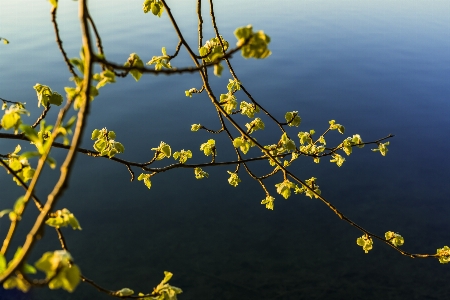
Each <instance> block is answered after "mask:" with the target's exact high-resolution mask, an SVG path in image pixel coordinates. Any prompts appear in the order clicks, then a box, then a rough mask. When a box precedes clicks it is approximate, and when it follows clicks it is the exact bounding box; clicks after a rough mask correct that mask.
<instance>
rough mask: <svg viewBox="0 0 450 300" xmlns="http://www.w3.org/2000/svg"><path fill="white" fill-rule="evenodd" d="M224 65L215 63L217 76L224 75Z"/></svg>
mask: <svg viewBox="0 0 450 300" xmlns="http://www.w3.org/2000/svg"><path fill="white" fill-rule="evenodd" d="M222 71H223V66H222V64H221V63H218V64H216V65H214V75H216V76H217V77H220V76H222Z"/></svg>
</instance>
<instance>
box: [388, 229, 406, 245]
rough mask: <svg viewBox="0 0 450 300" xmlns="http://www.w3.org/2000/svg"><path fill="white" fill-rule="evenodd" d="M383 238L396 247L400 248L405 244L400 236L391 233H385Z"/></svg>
mask: <svg viewBox="0 0 450 300" xmlns="http://www.w3.org/2000/svg"><path fill="white" fill-rule="evenodd" d="M384 237H385V238H386V240H387V241H389V242H390V243H391V244H392V245H394V246H396V247H399V246H402V245H403V244H404V243H405V240H404V239H403V237H402V236H401V235H400V234H398V233H395V232H393V231H388V232H386V233H385V234H384Z"/></svg>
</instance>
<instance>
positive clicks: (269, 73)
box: [0, 0, 450, 300]
mask: <svg viewBox="0 0 450 300" xmlns="http://www.w3.org/2000/svg"><path fill="white" fill-rule="evenodd" d="M60 2H61V3H60V11H59V14H58V20H59V21H60V29H61V35H62V39H63V41H64V46H65V47H66V50H67V52H68V53H69V56H70V57H74V56H76V55H77V54H78V51H79V48H80V42H79V25H78V23H77V13H76V6H77V2H72V1H60ZM91 2H92V3H91V6H92V8H91V9H92V15H93V17H94V19H95V20H96V22H97V25H98V27H99V30H100V32H101V34H102V36H103V41H104V45H105V50H106V53H107V57H108V58H110V59H112V60H115V61H117V62H123V61H125V60H126V58H127V57H128V55H129V53H131V52H136V53H138V54H139V55H141V57H143V58H144V60H149V59H150V58H151V57H152V56H153V55H159V53H160V48H161V47H162V46H165V47H167V49H168V52H172V51H173V50H169V49H174V47H175V46H176V43H177V38H176V36H175V35H174V33H173V31H172V29H171V25H170V23H169V21H168V19H167V16H166V15H163V17H162V18H161V19H159V20H158V19H157V18H155V17H153V16H150V15H144V14H143V13H142V11H141V1H126V2H125V1H91ZM217 2H218V3H216V4H215V8H216V15H217V21H218V25H219V29H220V30H221V32H222V33H223V35H224V37H225V38H226V39H228V40H230V41H234V37H233V35H232V32H233V30H234V29H235V28H236V27H238V26H243V25H247V24H249V23H250V24H253V26H254V28H255V29H264V30H265V32H267V33H268V34H269V35H270V37H271V38H272V42H271V45H270V48H271V50H272V52H273V54H272V55H271V56H270V57H269V58H268V59H266V60H263V61H254V60H244V59H243V58H241V57H240V56H239V55H236V56H235V57H234V58H233V61H234V64H235V69H236V71H237V73H238V75H239V76H240V79H241V80H242V82H243V83H244V84H245V86H246V87H247V89H249V90H250V92H251V93H252V95H253V96H254V97H255V98H256V99H257V100H258V101H259V102H260V103H261V104H263V105H264V106H265V107H266V108H268V109H269V110H270V111H272V112H273V114H274V115H275V116H276V117H277V118H280V119H282V118H283V116H284V113H285V112H286V111H292V110H298V111H299V113H300V115H301V117H302V120H303V121H302V125H301V127H300V130H302V131H306V130H309V129H311V128H314V129H315V130H316V131H317V132H321V131H322V130H324V129H326V128H327V124H328V120H330V119H336V120H337V121H338V122H339V123H341V124H343V125H345V126H346V135H345V136H347V134H348V135H351V134H354V133H359V134H361V136H362V137H363V139H364V140H365V141H369V140H375V139H378V138H381V137H384V136H386V135H388V134H389V133H392V134H395V138H393V139H392V140H391V146H390V147H389V153H388V155H387V156H386V157H381V155H379V154H377V153H372V152H371V151H370V150H369V148H370V147H366V148H364V149H361V150H360V149H358V150H357V151H354V154H352V156H351V157H349V158H348V159H347V161H346V162H345V164H344V165H343V166H342V167H341V168H338V167H336V166H335V165H332V164H330V163H328V162H327V161H326V160H323V161H322V162H321V163H320V164H319V165H316V164H314V163H312V162H311V161H310V160H303V161H301V162H299V163H297V164H296V165H294V166H293V170H294V171H295V173H296V174H298V176H299V177H300V178H309V177H311V176H315V177H317V178H318V183H319V185H320V186H321V189H322V192H323V195H324V196H325V197H326V198H327V199H329V200H330V201H331V202H332V203H333V204H334V205H336V206H337V207H338V208H339V209H341V210H342V211H343V212H344V214H346V215H347V216H348V217H349V218H351V219H352V220H354V221H355V222H357V223H359V224H361V225H362V226H364V227H366V228H367V229H369V230H370V231H372V232H375V233H378V234H380V235H382V234H383V233H384V232H385V231H387V230H393V231H396V232H400V233H401V234H402V235H403V237H404V238H405V241H406V242H405V245H404V248H405V250H406V251H410V252H414V253H434V252H435V250H436V248H440V247H442V246H443V245H446V244H447V245H448V244H449V241H450V234H449V230H448V228H449V226H450V225H449V222H448V215H449V213H450V205H449V204H448V195H449V193H450V185H448V183H447V182H448V178H449V175H448V170H449V167H450V162H449V160H448V158H447V156H448V153H449V150H450V143H449V142H448V140H449V139H448V137H449V128H450V127H449V125H450V124H449V123H450V122H449V115H450V105H449V98H450V2H448V1H433V2H430V1H414V2H412V1H376V2H375V1H355V0H349V1H286V2H283V3H280V2H274V3H270V4H269V3H267V4H261V3H262V2H260V1H245V2H244V3H241V2H242V1H217ZM30 3H31V2H30ZM30 3H27V4H24V3H22V2H19V1H17V2H11V1H8V2H6V1H1V3H0V8H1V9H0V36H2V37H3V36H4V37H6V38H8V39H9V40H10V42H11V43H10V44H9V45H1V47H0V70H1V72H0V97H2V98H5V99H11V100H18V101H24V102H27V103H28V106H27V108H30V110H31V111H32V112H33V113H35V114H38V113H39V110H38V109H37V108H35V107H34V103H35V101H36V98H35V97H36V96H35V92H34V90H33V89H32V86H33V85H34V84H35V83H36V82H39V83H41V84H47V85H50V86H51V87H52V88H53V89H54V90H56V91H59V92H61V93H63V87H64V86H67V85H70V82H68V80H67V78H68V77H70V74H69V73H68V72H67V68H66V67H65V65H64V63H63V61H62V59H61V55H60V53H59V51H58V49H57V47H56V44H55V43H54V35H53V29H52V26H51V23H50V16H49V13H48V11H49V4H48V3H46V1H34V2H32V4H30ZM169 5H171V6H172V11H173V13H174V15H175V17H176V18H177V19H178V20H179V25H180V27H181V28H182V31H183V33H184V34H185V35H186V37H187V39H188V41H190V42H191V43H192V44H193V45H196V43H197V42H196V38H197V33H196V30H197V29H196V19H195V10H196V8H195V1H169ZM206 6H207V5H206V3H205V4H204V9H205V16H204V18H205V26H209V24H210V19H209V18H208V12H207V7H206ZM212 36H213V35H212V30H211V29H210V28H208V29H207V30H206V32H205V38H209V37H212ZM232 43H234V42H232ZM172 64H173V65H176V66H187V65H190V62H189V60H188V58H187V57H186V55H182V56H181V57H180V58H179V59H177V60H175V61H173V62H172ZM228 78H229V76H228V75H225V74H224V76H223V77H222V78H221V79H216V78H211V82H212V85H213V87H214V88H216V91H217V93H221V92H222V91H225V85H226V82H227V81H228ZM199 85H200V80H199V78H198V77H197V75H183V76H180V75H176V76H173V77H168V76H158V77H154V76H147V77H144V78H143V79H142V80H141V82H139V83H135V82H134V80H133V79H131V78H126V79H123V80H119V82H118V83H117V84H115V85H111V86H107V87H105V88H103V89H102V90H101V95H100V96H99V97H98V98H97V99H96V100H95V101H94V102H93V106H92V111H91V116H90V117H91V119H90V120H89V122H88V131H89V130H92V129H94V128H103V127H107V128H108V129H112V130H114V131H115V132H116V134H117V140H119V141H121V142H122V143H123V144H124V145H125V148H126V152H125V154H123V155H122V157H123V158H124V159H129V160H133V161H146V160H148V158H149V157H150V156H151V155H152V153H151V152H150V148H152V147H156V146H157V145H158V144H159V142H160V141H161V140H163V141H165V142H167V143H169V144H170V145H171V146H172V149H183V148H184V149H191V150H193V153H194V159H195V160H194V161H197V162H200V161H203V160H202V158H201V156H202V155H201V153H200V151H198V150H196V149H197V148H198V145H199V144H201V143H203V142H204V141H206V140H207V139H208V138H211V136H210V135H208V134H207V133H204V132H197V133H191V132H190V130H189V129H190V125H191V124H194V123H201V124H205V125H206V126H208V127H211V128H218V127H219V124H218V122H217V120H216V114H215V112H214V110H213V108H212V106H211V105H210V102H209V100H208V99H207V98H206V97H205V96H204V95H200V96H196V97H193V98H192V99H190V98H186V97H184V90H186V89H189V88H191V87H193V86H196V87H199ZM238 99H239V100H245V98H243V96H242V95H240V96H238ZM55 111H56V110H55ZM55 111H53V114H54V113H55ZM30 120H31V119H30ZM268 123H269V122H266V125H268ZM295 132H296V131H292V135H293V136H295V135H296V134H295ZM270 134H274V135H275V134H277V135H278V133H277V131H276V128H274V127H273V128H267V129H266V130H265V131H264V133H263V134H256V137H257V138H258V139H260V140H264V139H265V138H266V137H267V136H270ZM340 138H341V137H340V136H336V138H334V139H333V138H331V139H330V142H331V141H332V140H334V141H335V142H337V141H338V139H340ZM219 140H220V139H219ZM0 144H1V146H2V150H1V153H2V154H5V153H7V152H10V151H11V150H12V149H13V148H14V146H15V145H16V143H15V142H10V141H4V140H2V141H0ZM91 144H92V142H91V141H90V139H89V134H86V137H85V138H84V141H83V147H86V148H91ZM23 147H27V145H26V144H24V145H23ZM219 151H220V148H219ZM226 152H227V150H226V149H224V150H222V151H220V152H219V156H218V159H223V160H225V159H227V157H228V156H227V155H226ZM63 155H64V151H56V152H55V156H56V157H58V158H59V159H60V161H61V159H62V157H63ZM226 170H227V168H217V169H209V170H207V171H208V172H209V173H210V178H208V179H207V180H202V181H198V180H196V179H195V178H194V176H192V175H193V174H192V171H191V170H179V171H173V172H168V173H166V174H161V175H158V176H157V177H155V178H154V179H153V181H152V182H153V187H152V189H151V190H150V191H149V190H147V189H146V188H145V187H144V186H143V184H142V183H141V182H130V181H129V180H130V178H129V174H128V171H127V170H126V168H125V167H124V166H122V165H118V164H115V163H112V162H110V161H108V160H106V159H94V158H91V157H85V156H81V155H80V156H78V157H77V166H76V167H75V168H74V173H73V176H72V180H71V183H70V189H69V190H68V191H67V192H66V193H65V194H64V197H63V198H62V199H61V201H60V202H59V207H68V208H69V209H70V210H71V211H72V212H74V213H75V214H76V216H77V217H78V219H79V220H80V223H81V225H82V227H83V231H81V232H72V231H70V230H64V232H65V234H66V236H67V241H68V244H69V248H70V250H71V253H72V255H73V256H74V258H75V260H76V262H77V263H78V264H79V265H80V267H81V270H82V272H83V274H84V275H85V276H87V277H88V278H92V279H94V280H95V281H96V282H98V283H99V284H101V285H103V286H105V287H107V288H110V289H120V288H122V287H130V288H133V289H134V290H135V291H150V290H152V288H153V287H154V286H155V285H156V284H157V283H159V281H160V280H161V279H162V277H163V271H164V270H169V271H171V272H173V273H174V278H173V280H172V284H173V285H175V286H179V287H181V288H182V289H183V290H184V293H183V294H182V295H181V297H180V299H361V298H365V299H445V298H446V295H448V294H449V293H450V288H449V287H448V285H447V281H448V280H447V278H448V276H447V275H448V274H449V271H448V266H443V265H440V264H439V263H438V262H437V261H436V260H433V259H424V260H420V259H415V260H413V259H409V258H406V257H403V256H401V255H399V254H397V253H396V252H394V251H392V250H391V249H389V248H388V247H386V246H384V245H381V244H380V243H377V242H375V246H374V249H373V250H372V251H371V252H370V254H367V255H366V254H364V252H363V251H362V250H361V248H360V247H359V246H357V245H356V243H355V240H356V238H357V237H358V236H359V235H360V233H359V232H358V231H357V230H355V229H354V228H353V227H351V226H349V225H348V224H347V223H345V222H342V221H340V220H339V219H338V218H337V217H336V216H335V215H334V214H333V213H332V212H331V211H330V210H329V209H328V208H327V207H326V206H324V205H323V204H322V203H320V202H318V201H316V200H310V199H309V198H305V197H303V196H302V197H299V196H294V197H291V198H290V199H289V200H283V199H281V197H278V198H277V200H276V203H275V210H274V211H268V210H266V209H265V208H264V206H262V205H260V204H259V203H260V201H261V199H262V198H263V197H264V194H263V192H262V191H261V190H260V188H259V186H258V185H257V184H256V183H254V182H252V181H251V180H250V179H249V178H247V177H246V176H244V175H241V177H242V181H243V182H242V183H241V185H239V186H238V187H237V188H233V187H231V186H230V185H228V183H227V182H226V179H227V177H228V174H227V173H226ZM136 172H139V170H136ZM53 173H55V172H51V171H48V172H46V173H45V174H44V175H45V180H42V181H41V185H40V186H39V187H38V189H37V192H38V194H39V195H41V197H43V196H44V195H46V193H48V192H49V190H50V188H51V186H50V184H51V183H54V181H55V178H56V174H53ZM261 173H262V170H261ZM280 180H281V179H280V178H277V180H275V181H270V182H269V184H268V185H269V186H271V187H272V184H275V183H277V182H279V181H280ZM1 184H2V196H1V200H0V203H1V204H2V205H1V206H2V207H0V209H3V208H5V207H8V205H11V203H13V202H14V200H15V199H16V198H17V197H18V196H19V195H21V194H22V191H21V190H20V189H18V188H17V189H15V188H12V185H11V182H10V178H8V176H6V175H5V173H3V174H2V175H1ZM30 214H31V213H30ZM7 226H8V222H7V220H3V219H2V220H1V222H0V232H1V234H2V235H3V234H5V232H6V230H7ZM27 226H29V225H27V224H26V223H25V225H23V226H22V227H21V228H20V229H21V232H22V233H25V232H27V231H28V230H29V227H27ZM46 233H47V236H46V237H45V239H44V241H43V242H41V243H40V244H39V245H38V247H37V248H36V250H35V251H34V253H33V256H32V257H31V258H30V261H31V262H32V261H35V260H36V259H37V258H38V257H39V256H40V253H42V252H43V251H50V250H54V249H57V248H58V242H57V240H56V239H55V236H54V233H53V232H52V231H51V230H48V231H47V232H46ZM15 242H17V243H19V242H21V239H19V238H18V239H17V240H16V241H15ZM0 293H1V292H0ZM0 295H2V294H0ZM8 295H9V294H8ZM2 297H7V298H6V299H18V296H17V295H16V296H3V295H2ZM104 298H105V299H107V298H108V297H106V296H103V295H101V294H99V293H97V292H96V291H95V290H94V289H93V288H92V287H90V286H88V285H86V284H81V285H80V286H79V287H78V288H77V290H76V292H75V293H73V294H68V293H66V292H62V291H52V292H48V291H46V290H34V291H32V292H31V293H30V294H28V295H24V299H39V300H40V299H104ZM2 299H3V298H2Z"/></svg>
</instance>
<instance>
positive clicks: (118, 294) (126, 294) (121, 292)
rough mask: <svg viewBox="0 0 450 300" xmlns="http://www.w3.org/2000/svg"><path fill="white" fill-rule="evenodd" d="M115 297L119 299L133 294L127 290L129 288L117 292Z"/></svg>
mask: <svg viewBox="0 0 450 300" xmlns="http://www.w3.org/2000/svg"><path fill="white" fill-rule="evenodd" d="M114 294H115V295H117V296H119V297H126V296H131V295H133V294H134V291H133V290H131V289H129V288H123V289H121V290H119V291H117V292H115V293H114Z"/></svg>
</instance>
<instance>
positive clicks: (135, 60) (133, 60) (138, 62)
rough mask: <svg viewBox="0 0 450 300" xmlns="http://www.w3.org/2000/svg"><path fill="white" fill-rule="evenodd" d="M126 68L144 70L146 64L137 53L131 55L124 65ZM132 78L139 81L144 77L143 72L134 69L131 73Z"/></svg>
mask: <svg viewBox="0 0 450 300" xmlns="http://www.w3.org/2000/svg"><path fill="white" fill-rule="evenodd" d="M124 66H125V67H136V68H143V67H144V62H143V61H142V59H141V58H140V57H139V55H137V54H136V53H131V54H130V57H129V58H128V60H127V62H126V63H125V64H124ZM130 74H131V76H133V78H134V80H136V81H139V79H141V77H142V71H139V70H136V69H133V70H131V71H130Z"/></svg>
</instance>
